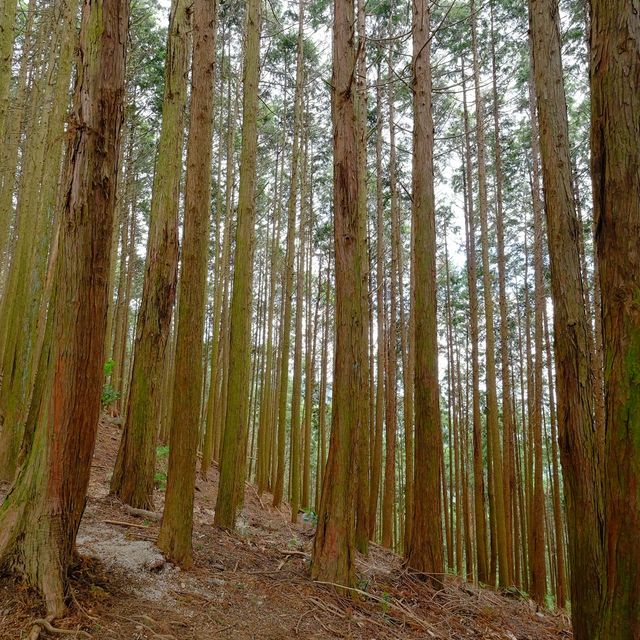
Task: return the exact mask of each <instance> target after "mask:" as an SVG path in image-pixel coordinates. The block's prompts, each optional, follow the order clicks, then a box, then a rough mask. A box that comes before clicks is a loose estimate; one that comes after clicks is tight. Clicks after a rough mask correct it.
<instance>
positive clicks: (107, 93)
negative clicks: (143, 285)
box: [0, 0, 128, 616]
mask: <svg viewBox="0 0 640 640" xmlns="http://www.w3.org/2000/svg"><path fill="white" fill-rule="evenodd" d="M127 27H128V5H127V3H126V2H109V3H103V2H102V1H101V0H87V1H86V2H85V4H84V6H83V11H82V24H81V30H80V43H79V50H80V52H81V53H82V55H81V56H80V57H79V60H81V64H80V66H79V67H78V73H77V78H76V85H75V96H74V106H73V113H72V127H71V129H70V138H69V142H68V146H67V157H66V166H65V175H64V190H65V191H64V194H65V197H64V199H63V202H64V205H63V209H62V211H61V224H62V226H61V234H60V239H59V246H58V250H59V255H58V263H57V273H56V285H55V293H54V294H53V299H52V303H51V309H50V314H51V316H50V317H51V322H52V340H51V342H50V349H49V350H48V352H47V355H48V358H42V359H41V361H40V365H41V366H40V367H39V370H38V380H37V382H36V386H37V387H38V388H39V391H38V393H35V394H34V399H33V401H32V403H31V407H30V414H31V417H32V418H33V419H34V420H36V422H35V424H36V425H37V426H36V427H35V432H34V437H33V445H32V447H31V451H30V453H29V456H28V458H27V459H26V461H25V463H24V464H23V466H22V467H21V469H20V472H19V474H18V476H17V479H16V481H15V483H14V485H13V487H12V490H11V492H10V493H9V495H8V496H7V498H6V499H5V501H4V503H3V504H2V506H1V507H0V567H2V568H3V569H4V570H8V571H10V572H12V573H15V574H17V575H20V576H23V577H24V578H25V579H26V580H27V581H28V582H29V583H30V584H31V585H33V586H34V587H35V588H37V589H38V590H39V591H40V593H41V594H42V595H43V596H44V599H45V602H46V607H47V611H48V613H49V614H50V615H53V616H59V615H62V614H63V613H64V610H65V596H66V587H67V570H68V568H69V565H70V563H71V561H72V556H73V550H74V541H75V536H76V532H77V530H78V526H79V524H80V518H81V517H82V513H83V511H84V506H85V501H86V493H87V487H88V483H89V473H90V469H91V458H92V455H93V448H94V443H95V435H96V429H97V424H98V417H99V412H100V391H101V387H102V379H103V373H102V356H103V353H104V338H105V328H106V313H107V299H108V291H107V285H108V275H109V256H110V241H111V233H112V226H113V218H114V209H115V194H116V180H117V175H118V168H117V162H118V157H119V154H118V144H119V138H120V127H121V123H122V112H123V95H124V66H125V52H126V43H127ZM77 300H83V301H85V303H84V304H82V305H78V304H76V301H77ZM40 385H42V386H40ZM40 391H41V392H40Z"/></svg>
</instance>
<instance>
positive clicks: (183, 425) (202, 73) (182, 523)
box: [156, 0, 218, 567]
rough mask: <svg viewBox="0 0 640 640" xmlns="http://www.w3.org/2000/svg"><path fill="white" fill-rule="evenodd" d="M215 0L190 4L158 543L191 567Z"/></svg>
mask: <svg viewBox="0 0 640 640" xmlns="http://www.w3.org/2000/svg"><path fill="white" fill-rule="evenodd" d="M217 10H218V5H217V2H215V1H214V2H211V1H210V0H195V2H194V4H193V33H192V37H193V55H192V63H191V105H190V118H189V140H188V143H187V174H186V180H185V201H184V228H183V236H182V268H181V271H180V297H179V301H178V312H177V322H176V354H175V374H174V375H175V380H174V386H173V407H172V412H171V429H170V432H169V447H170V448H169V466H168V472H167V491H166V495H165V505H164V512H163V516H162V525H161V527H160V533H159V535H158V547H159V548H160V549H161V550H162V551H163V552H164V554H165V555H166V556H167V558H169V559H171V560H172V561H174V562H176V563H178V564H181V565H183V566H186V567H188V566H190V565H191V563H192V553H193V552H192V546H191V531H192V527H193V494H194V491H195V480H196V453H197V447H198V433H199V431H200V401H201V397H202V365H203V358H202V352H203V334H204V316H205V302H206V289H207V256H208V252H209V210H210V207H211V143H212V135H213V100H211V95H212V94H213V87H214V67H215V52H216V45H215V36H216V21H217ZM156 428H157V427H156Z"/></svg>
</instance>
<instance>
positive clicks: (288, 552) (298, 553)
mask: <svg viewBox="0 0 640 640" xmlns="http://www.w3.org/2000/svg"><path fill="white" fill-rule="evenodd" d="M279 551H280V553H281V554H282V555H283V556H300V557H301V558H308V557H309V554H308V553H306V552H305V551H293V550H288V549H280V550H279Z"/></svg>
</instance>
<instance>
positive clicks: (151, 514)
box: [122, 504, 162, 522]
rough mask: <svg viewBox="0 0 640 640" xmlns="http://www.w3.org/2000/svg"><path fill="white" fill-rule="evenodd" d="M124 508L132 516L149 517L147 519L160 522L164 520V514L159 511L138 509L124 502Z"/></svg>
mask: <svg viewBox="0 0 640 640" xmlns="http://www.w3.org/2000/svg"><path fill="white" fill-rule="evenodd" d="M122 506H123V507H124V510H125V511H126V512H127V513H128V514H129V515H131V516H137V517H139V518H147V520H153V521H154V522H158V521H160V520H162V514H161V513H158V512H157V511H148V510H147V509H136V508H135V507H130V506H129V505H128V504H123V505H122Z"/></svg>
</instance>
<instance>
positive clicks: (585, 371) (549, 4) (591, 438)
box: [529, 0, 637, 640]
mask: <svg viewBox="0 0 640 640" xmlns="http://www.w3.org/2000/svg"><path fill="white" fill-rule="evenodd" d="M606 4H608V3H606ZM601 6H602V7H604V6H605V4H604V3H602V4H601ZM529 8H530V21H531V33H532V39H533V62H534V73H535V84H536V94H537V102H538V117H539V119H540V142H541V152H542V174H543V179H544V191H545V213H546V219H547V230H548V236H549V255H550V257H551V289H552V294H553V302H554V314H553V319H554V342H555V345H554V346H555V362H556V372H557V373H556V384H557V402H558V431H559V438H560V457H561V460H562V467H563V472H564V490H565V500H566V512H567V528H568V533H569V566H570V567H571V614H572V622H573V633H574V636H575V638H576V639H577V640H582V639H583V638H594V637H596V629H597V625H598V618H599V613H598V608H599V604H600V599H601V592H602V580H603V578H604V575H603V563H604V555H603V541H602V538H601V534H600V531H601V530H602V519H603V514H602V511H601V510H602V507H601V505H602V502H601V500H602V497H601V482H602V480H601V472H602V466H601V465H602V462H601V461H600V460H599V459H598V455H597V451H598V447H597V435H596V431H595V425H594V418H593V416H594V407H593V402H594V395H593V382H592V380H591V371H592V367H591V363H590V346H589V331H588V319H587V317H586V314H585V310H584V296H585V292H584V291H583V281H582V278H581V273H580V254H579V247H578V225H579V221H578V219H577V216H576V211H575V205H574V200H573V195H572V191H571V163H570V154H569V133H568V123H567V110H566V101H565V96H564V86H563V81H562V61H561V57H560V51H561V47H560V32H559V15H558V7H557V5H556V3H555V2H554V0H532V1H531V3H530V6H529ZM636 22H637V18H636ZM594 95H595V94H594ZM636 99H637V97H636ZM596 102H597V99H596ZM594 109H595V111H594V113H597V108H596V107H595V106H594ZM594 139H597V136H596V137H595V138H594ZM616 146H617V148H620V147H619V146H618V145H616ZM598 166H599V164H598V162H597V161H596V160H595V154H594V167H598ZM626 188H627V187H625V189H626ZM599 193H600V191H599V189H597V188H595V186H594V194H595V195H596V196H597V195H598V194H599ZM629 193H631V192H629ZM596 209H597V205H596ZM624 233H625V235H626V234H628V235H626V237H628V238H631V237H632V232H631V230H630V229H628V228H625V231H624ZM610 284H611V283H608V282H607V286H606V287H605V286H603V287H602V291H603V293H604V292H605V291H613V289H612V288H609V287H610ZM621 308H622V306H621V307H620V309H621ZM605 361H606V359H605ZM617 464H618V462H616V465H617ZM636 526H637V523H636ZM626 557H627V558H630V557H631V556H630V555H627V556H626ZM636 565H637V561H636ZM614 636H615V634H614Z"/></svg>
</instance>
